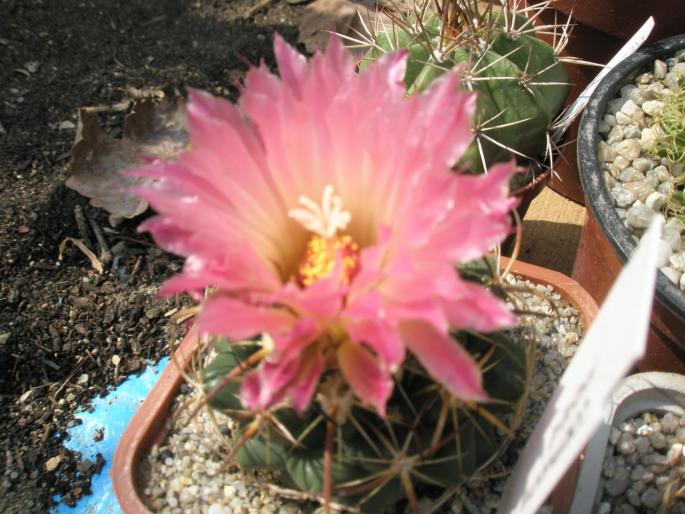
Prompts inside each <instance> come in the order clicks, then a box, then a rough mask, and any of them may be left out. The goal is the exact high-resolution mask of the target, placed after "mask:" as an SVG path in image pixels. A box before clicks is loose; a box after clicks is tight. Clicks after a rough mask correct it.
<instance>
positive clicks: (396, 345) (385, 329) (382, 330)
mask: <svg viewBox="0 0 685 514" xmlns="http://www.w3.org/2000/svg"><path fill="white" fill-rule="evenodd" d="M345 328H346V330H347V333H348V334H349V336H350V339H351V340H352V341H353V342H355V343H365V344H366V345H367V346H368V347H369V348H371V349H372V350H373V351H374V352H376V354H377V355H378V357H379V358H380V360H381V362H382V363H383V365H384V366H385V367H387V369H389V370H390V371H391V372H392V371H394V370H395V369H396V368H397V366H398V365H399V364H401V363H402V361H403V360H404V353H405V352H404V345H403V344H402V339H401V338H400V336H399V334H398V333H397V329H396V328H395V327H393V326H391V325H390V323H388V322H387V321H385V320H383V319H370V318H366V319H364V318H362V319H353V320H350V321H348V322H347V323H345Z"/></svg>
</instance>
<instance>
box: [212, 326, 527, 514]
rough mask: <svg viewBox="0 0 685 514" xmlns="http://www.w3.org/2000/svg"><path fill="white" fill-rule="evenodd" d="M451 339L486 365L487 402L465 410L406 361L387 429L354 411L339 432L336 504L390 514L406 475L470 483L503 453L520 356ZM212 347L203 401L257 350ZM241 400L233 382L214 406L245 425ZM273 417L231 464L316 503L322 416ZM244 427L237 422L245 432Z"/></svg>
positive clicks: (515, 348)
mask: <svg viewBox="0 0 685 514" xmlns="http://www.w3.org/2000/svg"><path fill="white" fill-rule="evenodd" d="M454 337H455V344H461V345H462V346H463V347H464V348H466V349H467V350H468V351H469V352H470V353H471V354H472V355H473V356H474V357H475V358H476V359H479V360H481V359H484V360H485V361H486V363H485V364H484V365H483V384H484V387H485V390H486V392H487V393H488V395H489V396H490V397H491V398H492V402H490V403H486V404H482V405H476V406H474V405H464V404H463V403H462V402H460V401H459V400H457V399H456V398H454V397H452V396H450V395H449V394H448V393H447V392H446V391H445V390H444V389H443V388H442V387H441V386H440V385H439V384H437V383H436V382H435V381H433V379H432V378H431V377H430V376H428V374H427V373H426V372H425V371H424V370H423V369H422V368H421V367H420V365H419V363H418V361H416V360H415V359H412V358H409V359H408V361H407V362H405V363H404V365H403V367H402V371H401V373H400V374H399V375H398V376H397V377H396V387H395V392H394V393H393V396H392V397H391V399H390V400H389V402H388V412H387V417H386V419H382V418H380V417H379V416H378V415H377V414H376V413H375V412H373V411H371V410H369V409H368V408H365V407H364V406H362V405H359V404H356V403H355V404H354V405H353V407H352V408H351V410H350V413H349V415H348V416H347V417H346V419H345V420H344V421H343V422H342V423H339V424H338V425H337V426H336V427H335V430H336V437H335V443H334V452H333V456H334V457H333V466H332V481H333V496H334V498H335V499H336V500H337V501H339V502H344V503H348V504H352V505H359V506H360V508H361V509H362V511H363V512H368V513H374V514H375V513H381V512H386V511H390V512H394V510H393V506H394V505H396V503H397V502H398V501H399V500H401V499H403V498H404V497H405V495H406V493H407V492H406V487H405V484H404V483H403V482H402V480H401V478H402V477H401V475H402V473H403V472H405V474H406V475H407V476H409V477H410V479H411V481H412V483H413V484H414V485H419V484H421V485H422V486H424V487H440V488H445V487H448V486H450V485H454V484H456V483H459V482H460V481H463V480H466V479H468V478H469V477H472V476H474V475H475V474H476V473H478V471H480V470H481V469H482V468H483V467H484V466H485V465H486V464H487V463H488V462H489V461H490V460H491V459H492V458H493V457H494V456H496V455H497V454H498V452H499V451H501V450H502V449H503V446H504V444H503V442H504V441H506V440H507V433H509V434H511V433H512V432H513V430H515V428H516V427H515V424H516V422H517V415H516V414H517V413H519V412H520V407H521V405H522V403H523V402H524V401H525V397H526V394H525V391H526V385H527V377H528V370H529V362H528V353H527V351H526V348H524V347H522V346H521V345H520V344H519V343H517V342H514V341H513V340H512V339H510V338H509V337H508V336H507V335H506V334H505V333H496V334H489V335H488V336H480V335H474V334H470V333H455V334H454ZM457 341H458V342H457ZM214 346H215V349H216V352H217V356H216V357H215V358H214V359H213V360H212V362H211V363H209V364H208V365H207V366H206V367H205V369H204V371H203V377H202V378H203V382H204V387H205V390H206V391H210V390H212V389H213V388H214V387H215V386H216V385H217V384H219V383H221V381H222V380H223V378H224V377H225V376H226V375H227V373H228V372H229V371H230V370H232V369H233V368H235V367H236V366H237V365H239V364H240V362H242V361H244V360H245V358H247V356H248V355H249V354H250V353H251V352H252V351H254V350H255V349H256V348H257V346H252V347H250V346H243V345H236V344H231V343H228V342H227V341H225V340H218V341H215V345H214ZM328 373H329V376H330V375H331V374H335V373H336V372H335V370H332V371H329V372H328ZM238 391H239V383H238V382H231V383H229V384H228V385H226V386H225V387H224V388H223V389H222V390H221V392H220V393H219V394H218V395H216V396H215V397H214V398H213V399H212V400H211V402H210V405H211V406H212V407H214V408H216V409H220V410H222V411H225V412H227V413H228V414H229V415H231V414H234V415H235V414H237V413H240V414H241V415H242V416H237V418H238V419H240V418H242V419H243V420H244V419H245V415H246V414H248V413H246V412H244V411H242V407H241V405H240V401H239V398H238ZM271 416H273V417H274V418H275V419H277V420H278V426H277V424H276V423H271V424H269V423H265V424H263V425H262V426H261V428H260V429H259V431H258V432H257V434H256V435H255V436H254V437H252V438H250V439H249V440H247V442H246V443H245V444H244V445H243V446H242V447H240V449H239V450H238V451H237V453H236V454H235V461H236V462H237V463H239V464H240V465H241V467H242V468H243V469H264V468H268V469H272V470H278V471H280V473H281V476H282V478H283V480H284V481H285V482H286V485H287V486H289V487H291V488H294V489H297V490H300V491H305V492H308V493H314V494H320V493H321V492H322V490H323V483H324V464H323V454H324V447H325V440H326V433H327V431H326V424H327V423H326V417H325V416H324V415H322V413H321V409H320V408H319V407H318V406H317V405H316V404H313V405H312V407H310V408H309V410H308V411H306V412H305V413H304V414H303V415H302V416H299V415H297V414H296V413H295V412H294V411H293V410H292V409H291V408H289V407H282V408H280V409H278V410H276V411H275V412H273V413H271ZM249 423H250V420H248V421H241V422H240V424H241V430H242V429H245V428H246V426H247V425H248V424H249ZM284 428H285V430H287V434H285V433H284V431H283V429H284ZM291 438H294V439H295V441H296V444H294V443H293V441H292V439H291ZM289 439H290V440H289ZM403 470H404V471H403Z"/></svg>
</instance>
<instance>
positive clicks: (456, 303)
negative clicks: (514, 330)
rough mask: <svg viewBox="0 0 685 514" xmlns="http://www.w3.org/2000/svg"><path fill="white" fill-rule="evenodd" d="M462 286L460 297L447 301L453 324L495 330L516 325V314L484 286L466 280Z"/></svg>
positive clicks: (488, 330)
mask: <svg viewBox="0 0 685 514" xmlns="http://www.w3.org/2000/svg"><path fill="white" fill-rule="evenodd" d="M461 287H462V295H461V297H460V298H458V299H455V300H452V301H450V300H447V301H445V311H446V313H447V317H448V319H449V321H450V323H451V324H452V326H454V327H468V328H471V329H473V330H476V331H478V332H494V331H495V330H499V329H502V328H506V327H512V326H514V325H516V323H517V320H516V316H514V314H513V313H512V312H511V311H510V310H509V309H507V307H506V305H505V304H504V302H503V301H502V300H501V299H499V298H497V297H496V296H495V295H494V294H492V293H490V292H489V291H488V290H487V289H485V288H484V287H483V286H481V285H478V284H473V283H470V282H466V281H464V282H463V283H462V285H461Z"/></svg>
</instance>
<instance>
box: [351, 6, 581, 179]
mask: <svg viewBox="0 0 685 514" xmlns="http://www.w3.org/2000/svg"><path fill="white" fill-rule="evenodd" d="M510 3H511V2H505V5H504V7H494V6H493V5H492V4H489V3H488V4H479V3H477V2H471V1H468V0H442V1H435V2H433V1H432V0H430V1H429V0H420V1H419V0H417V1H416V2H415V8H414V9H410V10H408V11H407V12H405V13H397V14H395V15H394V16H395V17H396V23H393V24H387V25H377V26H369V28H370V31H369V34H365V35H364V41H365V42H366V43H367V44H368V45H369V47H370V48H369V50H368V51H367V52H366V54H365V55H364V57H363V59H362V61H361V63H360V67H361V68H364V67H366V66H368V65H369V63H371V62H373V61H375V60H376V59H377V58H379V57H380V56H381V55H383V54H384V53H387V52H391V51H395V50H397V49H406V50H408V52H409V58H408V61H407V73H406V75H405V77H404V80H405V84H406V87H407V90H408V92H409V93H410V94H415V93H417V92H419V91H423V90H425V89H426V88H427V87H428V86H429V85H430V84H431V83H432V82H433V81H434V80H435V78H436V77H438V76H440V75H442V74H444V73H448V72H449V73H451V72H455V73H458V74H459V77H460V80H461V84H462V87H463V88H464V89H467V90H469V91H474V92H476V93H477V94H478V101H477V105H478V107H477V110H476V114H475V117H474V120H473V129H474V134H475V140H474V142H473V143H472V145H471V146H470V147H469V149H468V150H467V152H466V154H465V155H464V157H463V158H462V161H461V163H460V164H461V165H462V166H463V167H464V168H465V169H467V170H470V171H483V169H484V164H485V168H487V166H490V165H491V164H492V163H494V162H498V161H502V160H505V159H508V158H510V156H511V154H512V153H513V154H515V155H517V156H518V157H522V158H531V159H535V158H540V157H541V156H543V155H544V154H545V153H546V152H547V150H548V148H549V147H548V140H547V134H548V128H549V127H550V125H551V123H552V121H553V120H554V118H555V116H556V115H557V114H559V112H560V111H561V108H562V106H563V104H564V101H565V100H566V97H567V96H568V93H569V91H570V84H569V77H568V74H567V73H566V70H565V68H564V66H563V63H561V62H559V60H558V59H557V55H556V54H557V51H558V50H555V48H553V47H552V46H551V45H549V44H547V43H546V42H544V41H542V40H541V39H538V38H537V37H536V35H535V34H536V32H538V31H545V30H546V29H547V30H548V31H549V30H552V29H554V30H556V27H552V28H550V27H544V26H542V27H539V28H538V27H536V25H535V24H534V23H533V20H532V19H531V18H532V17H534V13H535V10H534V9H533V8H530V9H529V10H520V11H516V9H513V8H512V7H511V6H510V5H509V4H510ZM538 9H539V7H538ZM531 13H532V16H530V14H531ZM529 16H530V17H529Z"/></svg>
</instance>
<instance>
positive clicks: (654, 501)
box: [640, 487, 661, 509]
mask: <svg viewBox="0 0 685 514" xmlns="http://www.w3.org/2000/svg"><path fill="white" fill-rule="evenodd" d="M640 500H642V505H644V506H645V507H647V508H649V509H653V508H655V507H656V506H658V505H659V503H660V502H661V493H660V492H659V491H658V490H657V489H653V488H651V487H650V488H649V489H645V491H644V492H643V493H642V495H641V496H640Z"/></svg>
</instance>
